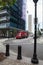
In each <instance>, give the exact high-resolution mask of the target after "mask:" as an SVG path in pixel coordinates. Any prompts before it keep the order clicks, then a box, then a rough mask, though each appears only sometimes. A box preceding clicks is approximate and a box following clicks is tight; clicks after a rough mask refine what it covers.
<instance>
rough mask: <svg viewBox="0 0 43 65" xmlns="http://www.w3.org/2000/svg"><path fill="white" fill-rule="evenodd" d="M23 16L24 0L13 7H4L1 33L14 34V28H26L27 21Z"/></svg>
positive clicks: (0, 24)
mask: <svg viewBox="0 0 43 65" xmlns="http://www.w3.org/2000/svg"><path fill="white" fill-rule="evenodd" d="M21 16H22V1H21V0H17V2H16V3H15V4H14V5H13V6H12V7H9V6H7V7H4V8H2V10H0V33H3V36H7V37H8V36H13V33H14V29H16V30H25V21H24V20H23V19H22V18H21Z"/></svg>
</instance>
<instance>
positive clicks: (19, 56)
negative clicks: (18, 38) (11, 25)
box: [17, 46, 22, 60]
mask: <svg viewBox="0 0 43 65" xmlns="http://www.w3.org/2000/svg"><path fill="white" fill-rule="evenodd" d="M21 53H22V52H21V46H18V56H17V59H18V60H21V59H22V54H21Z"/></svg>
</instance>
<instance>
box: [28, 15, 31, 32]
mask: <svg viewBox="0 0 43 65" xmlns="http://www.w3.org/2000/svg"><path fill="white" fill-rule="evenodd" d="M28 31H29V32H32V15H28Z"/></svg>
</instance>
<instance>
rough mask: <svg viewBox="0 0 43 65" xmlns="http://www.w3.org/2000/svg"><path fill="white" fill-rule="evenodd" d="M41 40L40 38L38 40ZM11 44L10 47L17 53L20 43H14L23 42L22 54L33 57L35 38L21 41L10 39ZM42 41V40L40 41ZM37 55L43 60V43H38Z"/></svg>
mask: <svg viewBox="0 0 43 65" xmlns="http://www.w3.org/2000/svg"><path fill="white" fill-rule="evenodd" d="M40 40H43V39H40ZM38 41H39V40H38ZM8 42H9V44H12V45H10V49H11V50H12V51H14V52H16V53H17V50H18V49H17V48H18V45H13V43H14V44H22V45H21V46H22V55H23V56H26V57H31V58H32V56H33V49H34V43H33V39H32V38H31V39H27V40H26V39H25V40H24V39H22V40H21V41H19V40H9V41H8ZM39 42H40V41H39ZM37 57H38V59H41V60H43V43H41V42H40V43H37Z"/></svg>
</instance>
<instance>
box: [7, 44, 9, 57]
mask: <svg viewBox="0 0 43 65" xmlns="http://www.w3.org/2000/svg"><path fill="white" fill-rule="evenodd" d="M6 56H9V44H7V45H6Z"/></svg>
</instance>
